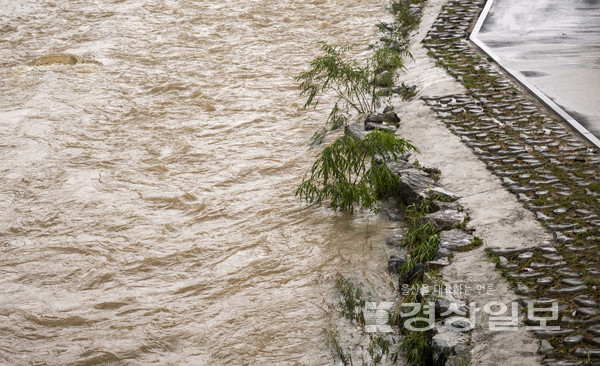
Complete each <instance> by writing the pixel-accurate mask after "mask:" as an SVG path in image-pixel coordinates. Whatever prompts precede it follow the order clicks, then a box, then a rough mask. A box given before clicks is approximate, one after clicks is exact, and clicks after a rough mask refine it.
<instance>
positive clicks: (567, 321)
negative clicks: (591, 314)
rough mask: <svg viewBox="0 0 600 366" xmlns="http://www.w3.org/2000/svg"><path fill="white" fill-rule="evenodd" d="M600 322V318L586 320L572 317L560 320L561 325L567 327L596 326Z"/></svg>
mask: <svg viewBox="0 0 600 366" xmlns="http://www.w3.org/2000/svg"><path fill="white" fill-rule="evenodd" d="M598 322H600V318H591V319H586V320H581V319H575V318H571V317H570V316H563V317H562V319H561V320H560V324H561V325H565V326H586V325H594V324H598Z"/></svg>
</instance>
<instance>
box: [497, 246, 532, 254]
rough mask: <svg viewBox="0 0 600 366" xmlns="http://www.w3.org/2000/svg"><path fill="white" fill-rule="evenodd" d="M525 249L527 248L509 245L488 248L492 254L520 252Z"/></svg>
mask: <svg viewBox="0 0 600 366" xmlns="http://www.w3.org/2000/svg"><path fill="white" fill-rule="evenodd" d="M526 250H527V249H523V248H515V247H509V248H490V249H489V251H490V253H492V254H493V255H511V254H515V253H522V252H524V251H526Z"/></svg>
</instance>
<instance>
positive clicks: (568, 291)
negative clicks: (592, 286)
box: [548, 285, 587, 295]
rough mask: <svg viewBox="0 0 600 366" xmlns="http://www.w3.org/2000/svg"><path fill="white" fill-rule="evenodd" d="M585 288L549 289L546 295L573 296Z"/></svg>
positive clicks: (583, 286) (582, 286)
mask: <svg viewBox="0 0 600 366" xmlns="http://www.w3.org/2000/svg"><path fill="white" fill-rule="evenodd" d="M586 289H587V287H586V286H585V285H581V286H574V287H565V288H559V289H557V288H551V289H549V290H548V295H557V294H561V295H562V294H574V293H577V292H581V291H585V290H586Z"/></svg>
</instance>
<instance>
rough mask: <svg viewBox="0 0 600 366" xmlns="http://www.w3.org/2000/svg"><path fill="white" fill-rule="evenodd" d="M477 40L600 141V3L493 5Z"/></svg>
mask: <svg viewBox="0 0 600 366" xmlns="http://www.w3.org/2000/svg"><path fill="white" fill-rule="evenodd" d="M477 38H478V39H479V40H481V41H482V42H483V43H485V44H486V45H487V46H488V47H489V48H491V49H492V51H493V52H494V53H495V54H496V55H497V56H498V57H499V60H498V61H499V62H500V63H501V64H502V65H503V66H504V67H506V68H508V69H509V70H511V71H513V72H514V73H516V74H517V75H518V76H519V77H522V78H525V79H526V80H527V81H529V82H530V83H531V84H533V85H534V86H535V87H536V88H537V89H539V90H540V91H541V92H542V93H543V94H545V95H546V96H548V97H549V98H550V99H552V100H553V101H554V102H555V103H556V104H558V105H559V106H560V107H561V108H563V109H564V110H565V111H566V112H567V113H568V114H570V115H571V116H572V117H573V118H574V119H575V120H576V121H577V122H579V123H580V124H581V125H582V126H584V127H585V128H586V129H587V130H588V131H589V132H591V133H592V134H593V135H595V136H596V137H598V138H600V96H599V94H598V87H599V86H600V0H569V1H564V0H536V1H533V2H523V1H519V0H494V3H493V4H492V7H491V8H490V12H489V14H488V16H487V17H486V19H485V21H484V22H483V26H482V28H481V31H480V32H479V34H478V35H477Z"/></svg>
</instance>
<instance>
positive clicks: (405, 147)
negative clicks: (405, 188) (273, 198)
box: [296, 130, 417, 213]
mask: <svg viewBox="0 0 600 366" xmlns="http://www.w3.org/2000/svg"><path fill="white" fill-rule="evenodd" d="M411 150H412V151H417V148H416V147H415V146H414V145H412V144H411V143H410V141H408V140H405V139H403V138H400V137H397V136H396V135H394V134H393V133H390V132H386V131H379V130H375V131H373V132H371V133H369V134H368V135H366V136H365V137H364V138H363V139H361V140H359V139H355V138H353V137H350V136H347V135H343V136H341V137H338V138H337V139H336V140H335V141H334V142H333V144H331V145H329V146H327V147H326V148H325V149H323V151H322V152H321V153H320V154H319V158H318V159H317V161H316V162H315V163H314V164H313V166H312V169H311V171H310V177H308V178H307V177H305V178H304V179H303V181H302V184H300V186H299V187H298V189H297V190H296V196H299V197H300V198H302V199H305V200H306V201H308V202H311V203H316V204H321V203H322V202H323V201H325V200H329V203H330V205H331V207H332V208H333V209H334V210H336V211H349V212H350V213H353V212H354V205H356V204H358V205H360V206H362V207H364V208H368V209H373V210H374V209H376V208H377V207H378V206H377V199H378V198H381V197H383V196H386V195H388V194H389V193H390V192H394V191H395V188H396V187H397V185H398V176H397V175H396V174H394V173H393V172H392V171H391V170H390V169H389V168H388V167H387V165H385V164H376V163H375V157H376V156H385V157H386V159H389V160H397V159H399V158H400V157H402V156H403V155H405V154H406V153H407V152H408V151H411Z"/></svg>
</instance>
